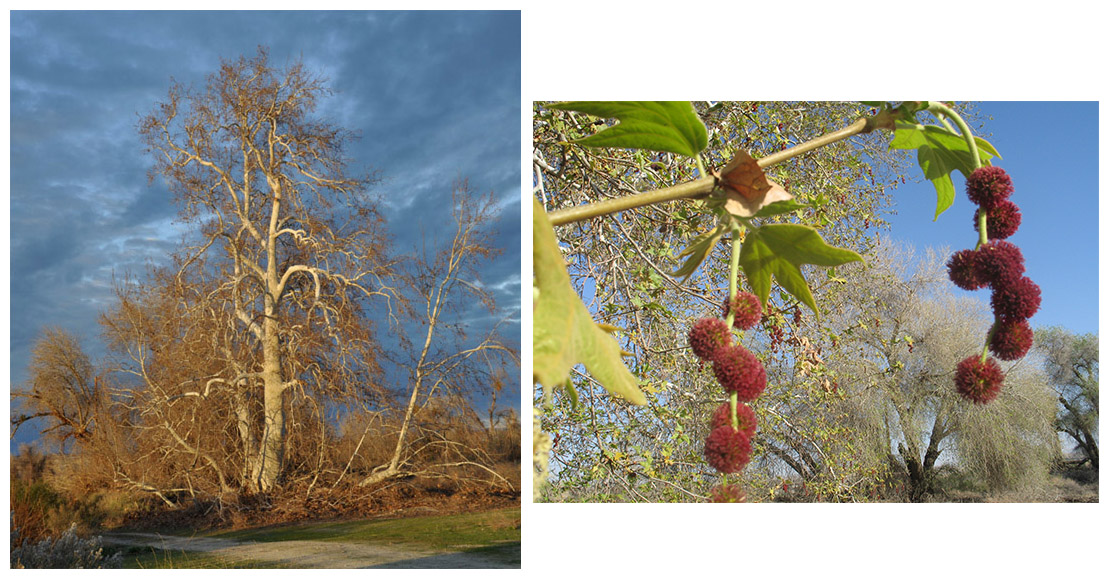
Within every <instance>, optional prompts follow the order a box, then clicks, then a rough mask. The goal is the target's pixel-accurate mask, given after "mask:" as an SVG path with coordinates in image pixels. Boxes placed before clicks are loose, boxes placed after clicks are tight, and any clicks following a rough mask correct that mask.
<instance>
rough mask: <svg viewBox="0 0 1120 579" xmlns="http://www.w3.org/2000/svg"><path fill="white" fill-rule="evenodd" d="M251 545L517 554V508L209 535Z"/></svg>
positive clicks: (518, 525) (518, 515) (519, 531)
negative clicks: (502, 549) (510, 549)
mask: <svg viewBox="0 0 1120 579" xmlns="http://www.w3.org/2000/svg"><path fill="white" fill-rule="evenodd" d="M209 536H211V537H215V538H221V539H236V540H240V541H257V542H261V543H266V542H276V541H339V542H346V543H363V542H372V543H379V544H387V545H407V546H414V547H420V548H427V549H433V550H441V551H442V550H449V549H463V548H468V549H473V548H489V547H498V546H501V545H502V544H503V543H517V545H516V547H517V550H518V553H520V542H521V509H520V508H514V509H502V510H497V511H486V512H481V513H465V514H458V515H445V516H434V517H414V518H407V519H390V520H378V521H347V522H342V523H315V524H308V525H285V526H281V527H265V528H261V529H246V530H241V531H229V532H224V533H216V534H211V535H209Z"/></svg>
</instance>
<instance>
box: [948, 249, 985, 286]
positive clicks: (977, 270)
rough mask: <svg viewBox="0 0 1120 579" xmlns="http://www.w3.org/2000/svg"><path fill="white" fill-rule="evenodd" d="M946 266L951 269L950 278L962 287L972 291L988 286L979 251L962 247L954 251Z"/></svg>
mask: <svg viewBox="0 0 1120 579" xmlns="http://www.w3.org/2000/svg"><path fill="white" fill-rule="evenodd" d="M945 266H946V267H947V268H948V269H949V280H950V281H952V282H953V283H954V284H956V286H957V287H959V288H961V289H964V290H970V291H971V290H976V289H980V288H982V287H988V279H987V276H986V275H985V272H984V269H983V268H982V267H981V264H980V252H978V251H975V250H972V249H962V250H960V251H958V252H956V253H954V254H953V255H952V257H950V258H949V262H948V263H947V264H945Z"/></svg>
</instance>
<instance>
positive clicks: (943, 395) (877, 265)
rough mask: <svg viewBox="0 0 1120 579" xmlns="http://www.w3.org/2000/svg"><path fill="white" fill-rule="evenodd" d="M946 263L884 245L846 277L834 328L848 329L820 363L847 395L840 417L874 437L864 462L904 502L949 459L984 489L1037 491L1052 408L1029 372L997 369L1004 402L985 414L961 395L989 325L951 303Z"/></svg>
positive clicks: (966, 306) (976, 305) (1048, 456)
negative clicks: (959, 376)
mask: <svg viewBox="0 0 1120 579" xmlns="http://www.w3.org/2000/svg"><path fill="white" fill-rule="evenodd" d="M947 258H948V252H947V251H938V252H932V251H931V252H929V253H928V254H927V255H926V256H925V258H924V259H921V260H918V259H915V257H914V256H913V255H912V252H911V250H909V249H907V248H904V247H899V246H895V245H892V244H886V243H885V244H884V246H883V247H881V248H880V250H879V251H878V252H877V253H876V255H875V256H874V257H873V258H872V259H871V260H869V267H868V268H867V271H865V272H862V273H860V274H858V275H856V274H853V275H850V276H849V277H848V280H849V283H848V284H847V287H846V288H845V291H844V295H845V296H846V300H845V303H844V309H843V313H842V314H840V319H841V320H843V321H844V323H843V324H833V326H834V327H835V326H837V325H840V326H844V325H846V326H847V330H845V331H844V332H843V334H844V335H845V339H843V340H839V341H838V342H837V344H836V345H835V346H834V347H831V348H826V349H825V352H824V353H823V354H822V356H823V357H824V358H825V359H827V360H828V364H829V366H830V367H831V368H832V369H833V370H834V371H836V372H837V373H838V379H839V380H840V381H841V382H842V383H843V384H844V385H845V386H844V388H845V390H847V392H846V394H847V396H848V402H847V403H846V406H847V408H848V412H847V414H848V415H849V416H851V417H861V418H860V421H861V422H862V423H863V424H865V425H867V427H869V428H870V429H871V430H872V431H873V432H875V433H876V437H875V438H877V440H878V444H877V445H875V446H871V447H865V448H864V449H863V450H864V452H867V451H871V452H873V453H875V454H876V455H877V456H878V457H879V459H880V460H884V459H885V460H886V461H887V462H888V463H889V464H890V465H891V466H892V468H893V470H894V472H895V473H897V474H898V475H899V476H900V477H901V479H902V480H903V481H904V482H905V487H906V493H905V494H906V496H907V497H908V498H909V500H912V501H921V500H923V499H924V498H925V497H926V496H927V495H928V494H929V493H930V492H931V491H933V490H934V485H933V483H934V476H933V475H934V472H935V468H936V467H938V466H939V464H941V463H939V460H940V459H941V458H942V457H943V456H944V455H945V453H946V452H947V451H951V452H952V454H953V455H954V456H955V457H956V460H957V461H958V463H959V464H960V465H962V466H963V467H965V468H966V469H968V470H970V471H972V472H973V473H975V474H976V475H977V476H978V477H979V478H981V479H982V480H984V481H985V482H986V483H987V484H988V485H989V487H990V488H992V489H1004V488H1012V487H1017V486H1022V485H1026V484H1030V483H1033V482H1037V481H1038V480H1041V478H1043V477H1045V476H1046V473H1047V471H1048V468H1049V465H1050V463H1051V461H1052V459H1053V456H1054V453H1055V451H1056V447H1055V437H1054V433H1053V428H1052V427H1051V425H1050V421H1051V419H1052V417H1053V396H1052V394H1051V393H1050V391H1049V389H1048V388H1046V386H1045V378H1044V376H1043V375H1042V372H1041V370H1040V369H1039V368H1038V367H1037V366H1033V365H1031V364H1029V363H1024V362H1022V361H1020V362H1017V363H1013V364H1003V365H1002V366H1003V368H1004V370H1005V372H1006V376H1007V377H1006V380H1005V383H1004V388H1003V391H1002V393H1001V394H1000V396H999V397H997V398H996V399H995V400H994V401H992V402H990V403H988V404H986V405H977V404H974V403H972V402H969V401H967V400H964V399H963V398H962V397H961V396H960V395H959V394H958V393H957V391H956V387H955V385H954V382H953V377H954V374H955V369H956V364H957V362H958V361H959V360H961V359H963V358H964V357H966V356H969V355H972V354H977V353H979V352H980V350H981V348H982V347H983V343H984V337H985V335H986V333H987V330H988V325H989V324H990V321H989V319H988V316H987V315H986V311H987V310H986V308H985V305H984V304H983V303H981V302H980V301H979V300H977V299H975V298H972V297H970V296H969V297H960V296H957V295H954V294H953V293H952V291H951V289H950V286H949V282H948V280H947V278H946V276H945V275H944V263H945V261H946V260H947ZM943 462H944V461H942V463H943Z"/></svg>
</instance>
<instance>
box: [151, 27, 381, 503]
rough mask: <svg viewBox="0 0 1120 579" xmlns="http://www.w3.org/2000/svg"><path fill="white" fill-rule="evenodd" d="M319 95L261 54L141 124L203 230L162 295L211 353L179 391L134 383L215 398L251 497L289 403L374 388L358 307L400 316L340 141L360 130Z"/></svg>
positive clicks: (183, 93)
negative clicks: (378, 302)
mask: <svg viewBox="0 0 1120 579" xmlns="http://www.w3.org/2000/svg"><path fill="white" fill-rule="evenodd" d="M327 93H329V90H328V89H327V87H326V85H325V82H324V81H323V80H322V79H320V78H315V77H313V76H311V75H310V74H309V73H308V72H307V71H306V70H305V69H304V68H303V66H302V64H301V63H299V62H297V63H295V64H293V65H291V66H289V67H287V68H285V69H282V70H280V69H276V68H272V67H271V66H270V65H269V62H268V53H267V50H265V49H263V48H262V49H260V50H259V52H258V54H257V55H256V56H255V57H254V58H251V59H246V58H244V57H243V58H241V59H239V60H237V61H234V62H225V63H223V64H222V66H221V69H220V71H219V72H218V73H217V74H215V75H213V76H211V77H210V78H209V80H208V82H207V84H206V87H205V89H203V90H201V91H197V92H195V91H192V90H191V89H189V88H187V87H184V86H182V85H180V84H178V83H174V84H173V85H172V87H171V90H170V91H169V93H168V98H167V101H166V102H163V103H161V104H159V105H158V106H157V107H156V108H155V110H153V111H152V112H151V113H150V114H148V115H146V116H144V117H143V118H142V119H141V121H140V124H139V130H140V133H141V135H142V136H143V138H144V140H145V142H146V144H147V145H148V148H149V151H150V152H151V153H152V154H153V156H154V158H155V166H154V167H153V169H152V173H151V177H152V178H153V179H155V178H157V177H162V178H163V179H164V180H165V181H166V183H167V184H168V186H169V187H170V189H171V190H172V191H173V193H174V194H175V196H176V200H177V201H178V203H179V205H180V207H181V217H182V218H183V219H184V220H185V221H186V222H188V223H191V224H193V225H195V226H196V229H197V232H198V236H196V237H194V238H193V239H192V241H190V242H188V244H187V245H186V246H185V247H184V249H183V251H182V252H180V254H179V255H178V258H177V260H176V271H174V272H173V276H169V277H168V279H167V280H166V283H165V284H164V286H165V289H166V290H167V292H166V293H168V294H170V295H172V296H174V297H175V301H176V302H177V303H176V304H174V307H176V308H178V310H179V311H180V312H181V313H183V312H184V311H185V310H187V309H189V310H193V311H194V312H195V313H196V314H197V315H194V316H192V317H191V318H190V319H191V320H192V323H197V324H202V325H205V326H207V327H208V330H209V331H205V332H200V333H199V335H198V339H199V340H203V339H208V340H209V341H208V343H207V344H206V345H207V346H209V347H210V348H211V351H212V352H213V353H214V356H213V357H212V358H211V360H210V361H209V363H208V364H206V367H198V368H193V369H192V370H193V371H194V373H195V375H194V376H182V375H180V376H175V377H174V380H178V382H174V384H183V383H184V382H185V383H186V385H185V386H182V387H181V390H176V391H171V390H168V389H167V387H168V385H169V384H171V383H172V382H170V381H168V382H163V377H161V376H160V375H159V374H158V372H159V371H158V370H154V369H153V368H151V366H146V367H145V369H144V370H143V372H142V375H141V378H143V380H144V382H145V384H146V386H148V387H149V393H155V392H158V393H159V396H163V397H165V399H164V400H163V402H164V403H168V402H171V401H172V398H173V397H180V398H175V399H176V400H178V399H182V398H183V397H193V398H198V399H203V398H207V397H210V396H215V395H216V393H217V392H219V391H221V392H223V395H224V396H225V400H226V401H227V403H228V404H229V407H230V409H231V411H232V415H233V417H235V420H236V424H237V430H238V433H239V437H240V442H241V446H242V452H243V453H244V455H245V456H246V458H247V460H248V462H247V469H248V482H249V488H250V489H252V490H256V491H267V490H269V489H271V488H273V487H274V486H275V485H276V483H277V480H278V478H279V477H280V475H281V472H282V469H283V467H284V458H285V455H284V453H285V439H286V435H287V431H288V428H289V426H290V425H289V420H288V418H289V416H288V415H289V412H290V410H289V409H290V408H291V403H292V402H291V401H292V399H293V397H295V396H301V395H320V394H324V393H330V392H333V393H343V391H345V393H347V394H352V393H354V391H356V390H360V389H361V388H363V387H368V386H369V385H370V382H369V381H368V380H366V379H368V378H369V377H370V375H371V373H375V372H372V371H373V370H376V369H377V364H376V358H375V357H373V356H372V354H373V353H375V352H376V350H377V345H376V344H375V343H373V339H372V337H371V334H370V332H369V331H368V329H366V330H363V329H362V324H363V323H364V319H365V316H364V313H363V306H364V305H366V304H367V302H369V301H370V299H371V298H375V297H376V298H384V300H385V301H386V302H387V303H388V304H389V312H390V315H393V311H394V310H393V306H394V300H392V299H391V298H392V297H393V296H394V292H393V290H392V288H391V287H390V286H389V285H388V281H387V278H388V276H389V275H390V267H391V266H392V265H393V264H392V263H391V262H390V260H389V259H388V257H387V241H386V238H385V235H384V233H383V230H382V228H381V218H380V216H379V215H378V213H377V211H376V209H375V207H374V204H373V200H372V198H371V196H370V193H369V187H370V186H371V185H372V183H373V182H374V177H373V175H372V174H371V175H363V176H351V175H350V174H349V173H348V171H347V159H346V158H345V156H344V154H343V146H344V144H345V143H346V141H347V140H349V139H350V138H352V137H353V135H351V134H349V133H347V132H346V131H343V130H341V129H339V128H336V127H334V126H332V125H330V124H328V123H326V122H323V121H321V120H318V119H316V118H314V117H313V116H312V115H313V113H314V112H315V110H316V105H317V102H318V100H319V99H320V98H321V97H322V96H323V95H325V94H327ZM167 307H172V304H168V305H167ZM179 333H180V334H181V333H182V332H179ZM136 354H137V356H138V357H140V358H143V357H144V356H146V355H148V354H149V352H147V351H144V350H138V351H137V352H136ZM193 359H197V358H193ZM134 361H135V360H134ZM340 376H344V377H345V378H346V379H345V380H343V381H342V382H339V381H338V378H339V377H340ZM167 378H168V379H169V380H170V379H171V377H170V376H168V377H167ZM363 381H365V382H364V385H363V383H362V382H363ZM179 436H180V438H181V435H179ZM184 440H185V439H184ZM180 446H182V444H180Z"/></svg>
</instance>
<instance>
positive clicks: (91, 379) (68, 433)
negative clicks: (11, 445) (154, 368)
mask: <svg viewBox="0 0 1120 579" xmlns="http://www.w3.org/2000/svg"><path fill="white" fill-rule="evenodd" d="M28 370H29V373H30V378H29V379H28V381H27V383H26V384H25V385H23V387H22V388H19V389H16V390H13V392H12V398H15V399H18V400H20V401H21V402H22V404H21V407H20V408H21V411H17V412H13V413H12V416H11V422H12V425H11V426H12V436H13V437H14V436H15V433H16V431H17V430H18V429H19V427H20V426H21V425H22V424H24V423H25V422H27V421H29V420H33V419H42V420H44V425H43V427H42V428H41V430H40V432H41V434H42V435H43V436H44V437H45V438H46V439H47V440H51V441H53V442H55V443H57V444H59V445H60V446H66V445H67V443H69V442H73V441H75V440H83V439H88V438H89V437H90V436H91V433H92V431H93V428H94V423H95V420H96V417H97V415H98V413H99V412H100V411H101V410H102V409H103V408H104V405H105V401H106V396H105V394H106V393H105V390H104V389H103V388H102V387H101V383H100V378H99V377H98V376H97V373H96V368H95V367H94V365H93V363H92V362H91V361H90V359H89V356H87V355H86V353H85V351H84V350H82V345H81V343H80V342H79V341H78V338H77V337H76V336H74V335H73V334H71V333H70V332H68V331H66V330H63V329H61V328H56V327H46V328H43V330H42V331H41V333H40V335H39V338H38V339H37V340H36V341H35V345H34V346H32V348H31V364H30V367H29V368H28Z"/></svg>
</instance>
